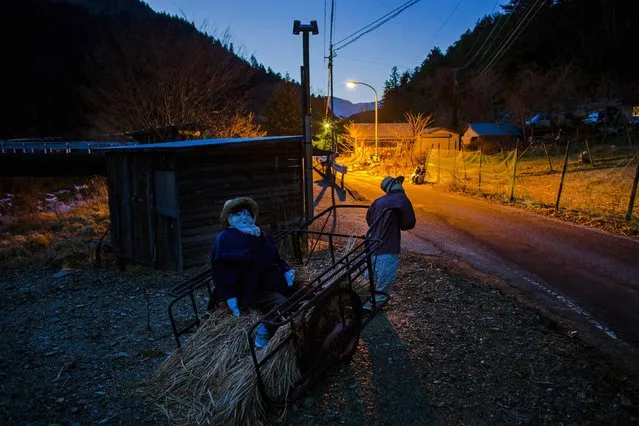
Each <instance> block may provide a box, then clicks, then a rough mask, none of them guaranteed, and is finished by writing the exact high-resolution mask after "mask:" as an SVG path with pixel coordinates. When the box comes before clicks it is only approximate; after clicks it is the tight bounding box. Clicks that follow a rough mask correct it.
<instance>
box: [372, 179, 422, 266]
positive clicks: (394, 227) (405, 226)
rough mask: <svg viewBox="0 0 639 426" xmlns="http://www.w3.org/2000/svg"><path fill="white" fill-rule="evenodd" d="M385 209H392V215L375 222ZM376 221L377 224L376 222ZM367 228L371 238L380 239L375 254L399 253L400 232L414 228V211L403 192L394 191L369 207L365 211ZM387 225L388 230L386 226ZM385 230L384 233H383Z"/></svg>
mask: <svg viewBox="0 0 639 426" xmlns="http://www.w3.org/2000/svg"><path fill="white" fill-rule="evenodd" d="M386 209H393V213H392V214H390V216H387V217H386V218H383V219H380V220H377V219H378V218H379V217H380V216H382V215H383V212H384V211H385V210H386ZM376 221H377V222H376ZM366 223H368V226H371V225H373V224H375V225H374V226H373V227H371V229H370V236H371V237H372V238H376V239H381V240H382V243H381V245H380V246H379V249H378V250H377V252H376V254H391V253H392V254H395V253H399V250H400V243H401V233H400V231H407V230H409V229H413V228H414V227H415V210H413V204H412V203H411V202H410V200H409V199H408V197H407V196H406V193H405V192H404V190H394V191H390V192H389V193H388V194H385V195H383V196H381V197H379V198H378V199H376V200H375V201H373V203H372V204H371V205H370V207H369V208H368V210H367V211H366ZM387 223H388V228H386V224H387ZM385 230H386V232H384V231H385Z"/></svg>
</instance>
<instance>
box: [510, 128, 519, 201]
mask: <svg viewBox="0 0 639 426" xmlns="http://www.w3.org/2000/svg"><path fill="white" fill-rule="evenodd" d="M518 151H519V139H517V143H516V144H515V163H514V164H513V179H512V182H511V184H510V202H511V203H512V202H513V201H515V178H516V177H517V160H518V159H519V155H517V152H518Z"/></svg>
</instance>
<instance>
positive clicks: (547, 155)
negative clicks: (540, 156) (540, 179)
mask: <svg viewBox="0 0 639 426" xmlns="http://www.w3.org/2000/svg"><path fill="white" fill-rule="evenodd" d="M541 146H543V147H544V152H545V153H546V158H547V159H548V167H550V172H551V173H552V172H554V170H553V169H552V161H551V160H550V154H548V147H547V146H546V142H542V143H541Z"/></svg>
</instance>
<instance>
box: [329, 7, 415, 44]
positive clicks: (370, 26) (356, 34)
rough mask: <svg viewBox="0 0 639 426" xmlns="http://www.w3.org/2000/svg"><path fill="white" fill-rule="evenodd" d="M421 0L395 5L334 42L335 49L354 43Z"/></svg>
mask: <svg viewBox="0 0 639 426" xmlns="http://www.w3.org/2000/svg"><path fill="white" fill-rule="evenodd" d="M420 1H421V0H410V1H407V2H406V3H404V4H402V5H400V6H398V7H396V8H395V9H393V10H391V11H390V12H388V13H387V14H385V15H384V16H382V17H381V18H378V19H376V20H375V21H373V22H371V23H370V24H368V25H366V26H364V27H363V28H360V29H359V30H357V31H355V32H354V33H353V34H351V35H349V36H348V37H344V38H343V39H341V40H340V41H338V42H337V43H335V46H336V47H335V49H334V50H335V51H337V50H340V49H343V48H345V47H346V46H348V45H350V44H352V43H354V42H355V41H357V40H359V39H360V38H361V37H362V36H364V35H366V34H368V33H370V32H371V31H374V30H376V29H377V28H379V27H381V26H382V25H384V24H385V23H386V22H388V21H390V20H391V19H393V18H395V17H396V16H398V15H399V14H400V13H402V12H403V11H405V10H406V9H408V8H409V7H411V6H413V5H415V4H417V3H419V2H420Z"/></svg>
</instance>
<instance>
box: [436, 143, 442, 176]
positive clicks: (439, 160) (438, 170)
mask: <svg viewBox="0 0 639 426" xmlns="http://www.w3.org/2000/svg"><path fill="white" fill-rule="evenodd" d="M440 177H441V155H440V152H439V142H437V183H438V184H439V179H440Z"/></svg>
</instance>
